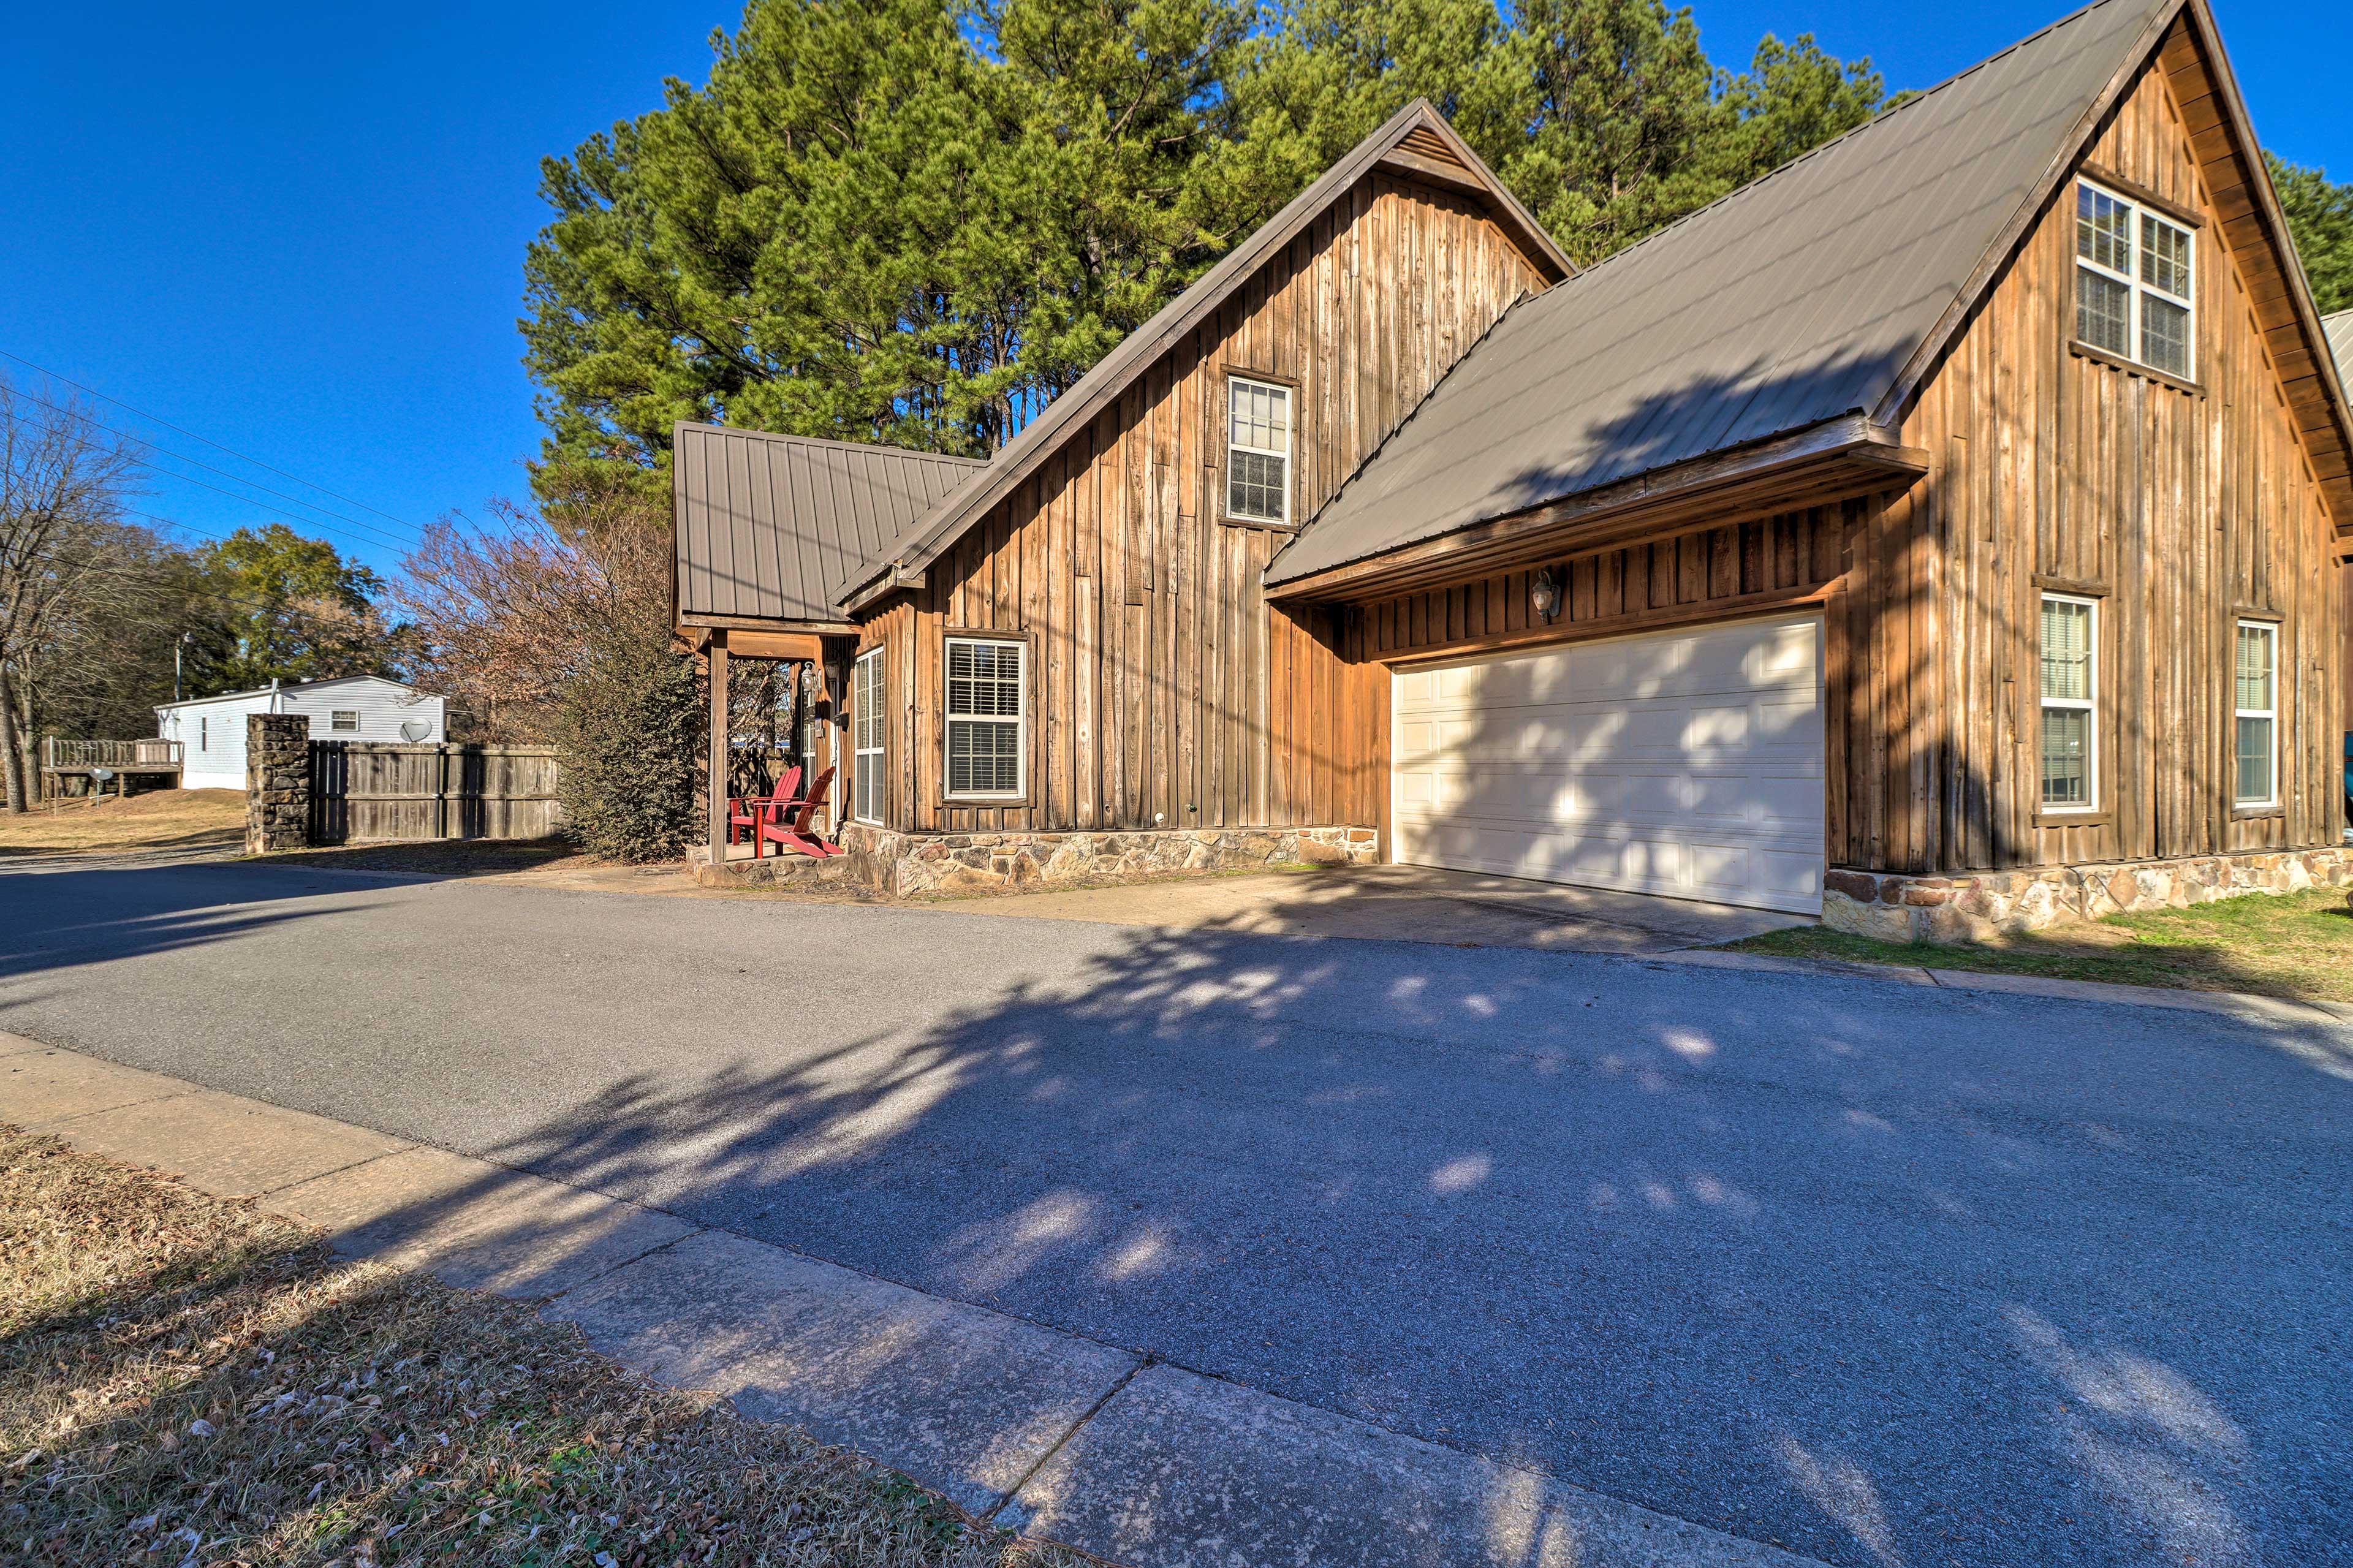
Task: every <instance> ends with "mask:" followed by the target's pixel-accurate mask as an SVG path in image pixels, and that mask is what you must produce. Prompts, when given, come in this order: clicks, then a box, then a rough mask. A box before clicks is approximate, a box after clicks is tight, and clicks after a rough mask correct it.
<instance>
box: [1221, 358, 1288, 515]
mask: <svg viewBox="0 0 2353 1568" xmlns="http://www.w3.org/2000/svg"><path fill="white" fill-rule="evenodd" d="M1226 515H1227V516H1228V517H1231V518H1238V519H1240V520H1242V521H1249V522H1271V523H1277V524H1288V523H1289V522H1290V521H1291V388H1289V387H1287V386H1277V385H1275V384H1272V383H1271V382H1264V381H1250V380H1247V379H1245V378H1244V377H1241V376H1239V375H1238V376H1235V377H1233V378H1232V379H1230V380H1229V381H1228V382H1227V383H1226Z"/></svg>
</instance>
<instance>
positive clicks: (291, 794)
mask: <svg viewBox="0 0 2353 1568" xmlns="http://www.w3.org/2000/svg"><path fill="white" fill-rule="evenodd" d="M310 842H311V720H310V718H309V716H308V715H307V714H301V713H249V714H248V715H246V720H245V852H246V853H247V854H248V855H274V854H276V853H277V852H278V851H280V850H281V849H301V848H304V847H307V846H308V845H309V844H310Z"/></svg>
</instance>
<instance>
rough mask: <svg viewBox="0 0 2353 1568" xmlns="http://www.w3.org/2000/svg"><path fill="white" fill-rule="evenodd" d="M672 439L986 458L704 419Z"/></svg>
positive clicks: (685, 425)
mask: <svg viewBox="0 0 2353 1568" xmlns="http://www.w3.org/2000/svg"><path fill="white" fill-rule="evenodd" d="M670 428H671V433H672V435H673V436H675V434H676V433H677V432H678V431H681V430H705V431H708V432H710V433H711V434H712V435H714V436H742V437H746V438H748V439H751V440H755V441H786V442H790V443H793V444H794V445H797V446H802V447H832V448H834V449H835V450H837V451H844V452H887V453H889V454H890V455H891V456H892V457H894V458H923V459H925V460H927V461H932V462H940V463H967V464H970V465H971V466H973V467H974V468H987V467H988V465H989V463H990V461H991V459H989V458H965V457H959V456H958V455H957V454H955V453H954V452H926V451H924V450H923V449H922V448H921V447H893V446H892V445H891V444H890V443H888V442H886V441H843V440H839V439H838V438H836V437H831V436H800V435H796V434H794V433H793V432H792V431H789V430H755V429H754V428H753V427H752V426H748V425H715V424H712V422H711V421H709V420H707V419H681V420H680V421H679V422H678V423H677V424H676V425H674V426H671V427H670Z"/></svg>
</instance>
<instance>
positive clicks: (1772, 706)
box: [1390, 616, 1822, 914]
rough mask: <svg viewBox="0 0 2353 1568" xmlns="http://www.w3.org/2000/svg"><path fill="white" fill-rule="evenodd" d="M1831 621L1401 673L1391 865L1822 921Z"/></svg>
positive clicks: (1394, 733) (1691, 634) (1743, 624)
mask: <svg viewBox="0 0 2353 1568" xmlns="http://www.w3.org/2000/svg"><path fill="white" fill-rule="evenodd" d="M1820 640H1821V639H1820V622H1819V621H1818V620H1816V619H1814V618H1813V617H1810V616H1809V617H1807V618H1804V619H1800V620H1771V621H1737V622H1734V623H1731V624H1729V625H1725V626H1703V627H1698V628H1695V629H1694V630H1690V631H1680V632H1658V633H1653V634H1651V635H1650V636H1647V637H1621V638H1618V639H1615V640H1612V641H1609V642H1595V643H1581V644H1578V645H1577V646H1575V647H1561V648H1549V649H1546V650H1545V651H1543V652H1539V653H1520V654H1501V655H1494V656H1491V657H1489V658H1478V659H1471V660H1466V661H1464V662H1462V663H1461V664H1451V665H1444V666H1440V667H1438V668H1429V669H1419V670H1411V671H1401V672H1400V673H1399V674H1398V677H1397V679H1395V680H1394V681H1393V682H1391V690H1392V691H1393V693H1394V696H1393V697H1392V699H1391V700H1392V701H1393V702H1394V703H1395V705H1396V706H1395V710H1394V713H1393V718H1394V720H1395V722H1394V724H1393V726H1392V727H1391V730H1390V736H1391V743H1392V746H1393V748H1394V761H1393V763H1392V767H1393V770H1394V772H1393V779H1392V784H1393V788H1394V790H1395V795H1394V798H1393V801H1392V805H1393V807H1394V815H1393V816H1392V818H1391V820H1392V821H1393V823H1394V824H1395V827H1396V842H1397V851H1396V853H1397V858H1398V859H1399V860H1402V861H1405V862H1407V863H1409V864H1412V865H1422V866H1445V867H1451V868H1454V869H1457V870H1463V871H1485V872H1490V873H1493V874H1495V875H1498V876H1505V877H1532V878H1536V879H1541V880H1544V881H1547V882H1575V883H1578V884H1581V885H1584V886H1588V887H1597V888H1623V889H1631V890H1633V891H1637V892H1645V893H1668V894H1672V895H1674V896H1675V897H1678V898H1685V899H1710V900H1715V901H1717V902H1720V903H1727V904H1747V905H1753V906H1757V907H1761V908H1765V909H1773V910H1792V911H1795V912H1798V913H1802V914H1814V913H1818V912H1819V911H1820V909H1821V901H1822V699H1821V661H1820V653H1819V651H1818V649H1819V645H1820Z"/></svg>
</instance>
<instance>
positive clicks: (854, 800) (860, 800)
mask: <svg viewBox="0 0 2353 1568" xmlns="http://www.w3.org/2000/svg"><path fill="white" fill-rule="evenodd" d="M889 654H890V645H889V644H887V643H876V644H875V645H874V646H873V647H871V648H868V649H867V650H866V651H865V652H864V653H861V654H860V655H859V656H858V657H857V658H855V659H852V660H851V661H850V666H849V817H850V820H851V821H853V822H863V823H865V824H867V825H868V826H873V827H880V826H882V819H883V816H884V815H885V813H884V810H883V808H884V807H885V806H887V805H889V804H890V799H889V796H890V783H889V779H890V774H889V772H888V770H889V768H890V765H891V763H890V757H891V729H890V726H889V725H888V724H886V723H884V722H883V719H882V704H881V696H882V693H883V692H884V691H885V690H886V689H887V683H888V681H889V679H890V660H889ZM869 666H871V667H872V668H871V669H870V668H868V667H869ZM870 685H871V688H872V690H873V692H874V697H875V710H874V720H873V734H874V741H875V743H874V744H873V745H871V746H867V745H861V744H860V743H859V737H858V726H859V724H860V721H862V720H863V719H864V718H865V717H866V715H865V714H864V713H863V712H862V711H861V710H863V709H864V708H865V706H866V701H867V694H868V689H869V687H870ZM868 757H881V758H882V759H883V760H882V762H881V764H880V766H881V768H882V769H883V770H884V772H883V780H884V782H883V785H882V787H881V789H879V790H877V791H875V792H874V793H875V794H876V795H880V796H881V797H882V798H881V799H879V800H875V801H869V800H868V799H867V798H866V791H865V790H864V789H863V788H861V787H860V785H861V784H862V782H863V780H864V777H865V770H864V769H863V768H862V767H860V763H861V762H863V761H864V759H866V758H868Z"/></svg>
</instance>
